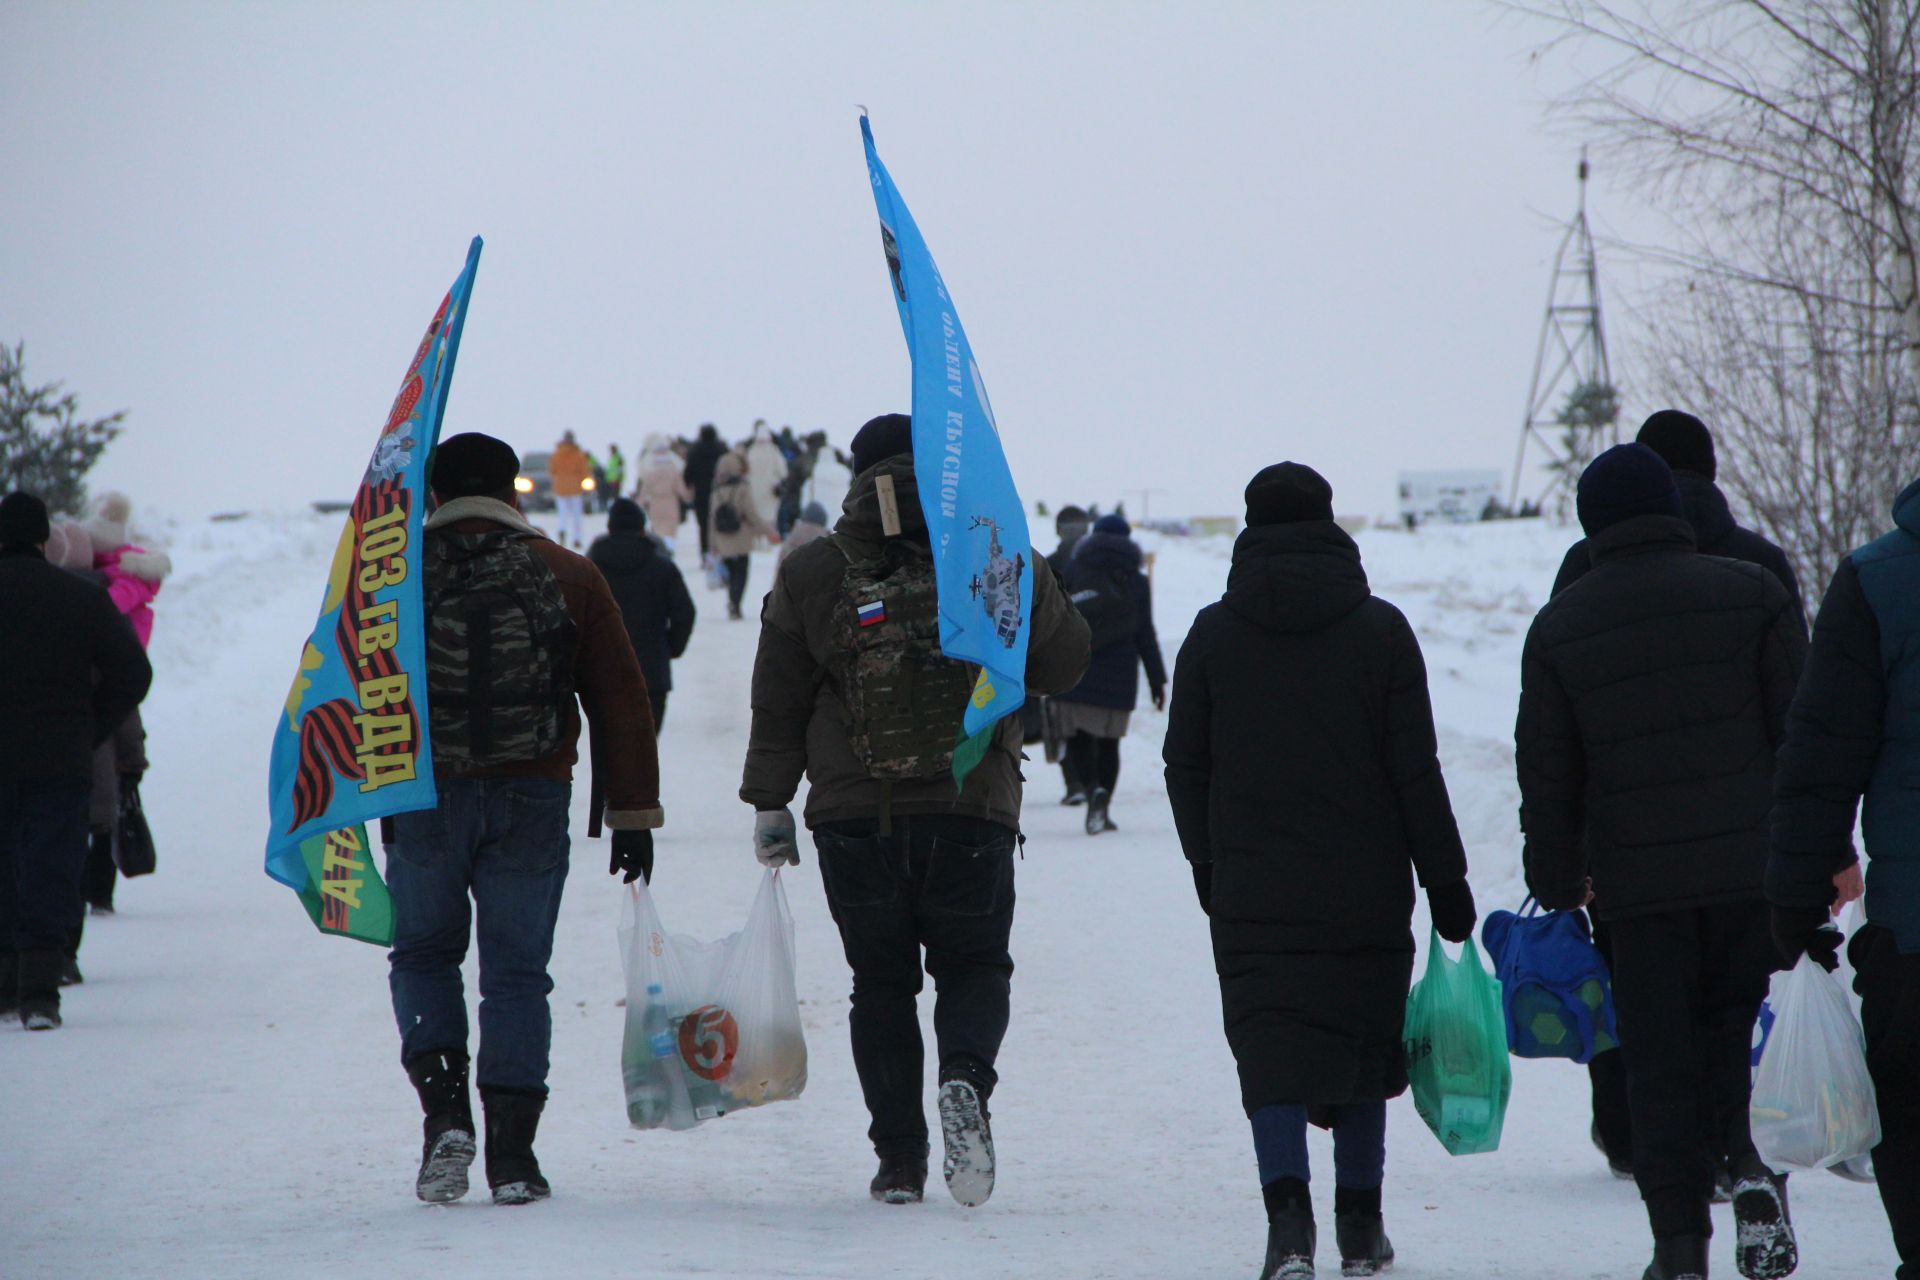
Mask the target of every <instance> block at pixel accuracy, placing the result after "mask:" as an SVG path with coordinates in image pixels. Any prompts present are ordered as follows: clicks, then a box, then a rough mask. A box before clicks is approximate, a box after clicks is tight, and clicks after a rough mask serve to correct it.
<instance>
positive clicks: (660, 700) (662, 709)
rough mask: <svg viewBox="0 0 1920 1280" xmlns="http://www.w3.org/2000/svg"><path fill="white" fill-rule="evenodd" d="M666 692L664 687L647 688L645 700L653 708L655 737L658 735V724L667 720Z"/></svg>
mask: <svg viewBox="0 0 1920 1280" xmlns="http://www.w3.org/2000/svg"><path fill="white" fill-rule="evenodd" d="M667 693H668V690H666V689H649V690H647V702H648V704H649V705H650V706H652V708H653V736H654V737H656V738H657V737H659V736H660V726H661V725H663V724H665V723H666V722H667Z"/></svg>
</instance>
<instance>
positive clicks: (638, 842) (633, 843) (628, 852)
mask: <svg viewBox="0 0 1920 1280" xmlns="http://www.w3.org/2000/svg"><path fill="white" fill-rule="evenodd" d="M623 871H624V872H626V875H624V876H621V879H620V883H622V884H632V883H633V882H634V881H635V880H645V881H646V882H647V883H648V884H652V883H653V832H651V831H615V832H614V833H613V857H612V859H610V860H609V861H608V863H607V874H608V875H610V876H618V875H620V873H621V872H623Z"/></svg>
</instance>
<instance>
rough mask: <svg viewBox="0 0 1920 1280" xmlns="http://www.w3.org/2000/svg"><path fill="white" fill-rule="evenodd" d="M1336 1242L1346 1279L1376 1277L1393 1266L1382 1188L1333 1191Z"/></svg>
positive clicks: (1344, 1188)
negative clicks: (1382, 1216) (1381, 1200)
mask: <svg viewBox="0 0 1920 1280" xmlns="http://www.w3.org/2000/svg"><path fill="white" fill-rule="evenodd" d="M1333 1238H1334V1240H1335V1241H1336V1242H1337V1243H1338V1244H1339V1246H1340V1274H1341V1275H1343V1276H1377V1275H1379V1274H1380V1273H1381V1272H1382V1271H1383V1270H1385V1269H1386V1268H1388V1267H1390V1266H1392V1265H1393V1242H1392V1241H1391V1240H1389V1239H1387V1228H1386V1223H1385V1222H1384V1221H1383V1220H1382V1218H1381V1216H1380V1188H1378V1187H1368V1188H1366V1189H1364V1190H1362V1189H1361V1188H1358V1187H1335V1188H1334V1191H1333Z"/></svg>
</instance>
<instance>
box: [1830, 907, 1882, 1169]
mask: <svg viewBox="0 0 1920 1280" xmlns="http://www.w3.org/2000/svg"><path fill="white" fill-rule="evenodd" d="M1866 922H1867V916H1866V912H1865V911H1863V910H1861V900H1860V899H1859V898H1855V899H1854V900H1853V903H1852V905H1850V906H1849V907H1848V908H1847V910H1846V914H1845V915H1844V916H1842V917H1841V919H1840V931H1841V932H1842V933H1844V934H1846V935H1847V937H1848V939H1849V940H1851V939H1852V938H1853V935H1854V934H1856V933H1858V932H1859V931H1860V926H1861V925H1863V924H1865V923H1866ZM1839 959H1840V967H1839V968H1838V969H1837V970H1835V971H1834V977H1836V978H1838V979H1840V985H1841V987H1842V988H1844V989H1845V991H1846V993H1847V1005H1848V1007H1849V1008H1851V1009H1852V1010H1853V1016H1854V1017H1856V1018H1858V1017H1859V1016H1860V993H1859V992H1857V991H1855V990H1854V989H1853V979H1854V976H1855V975H1854V972H1853V957H1852V954H1851V953H1850V952H1849V951H1848V949H1847V948H1846V947H1841V948H1840V951H1839ZM1827 1172H1828V1173H1832V1174H1838V1175H1839V1176H1840V1177H1842V1178H1845V1179H1846V1180H1847V1181H1849V1182H1872V1181H1873V1180H1874V1177H1873V1157H1872V1156H1871V1155H1860V1156H1855V1157H1854V1158H1853V1159H1851V1160H1842V1161H1841V1162H1840V1163H1838V1164H1836V1165H1832V1166H1830V1167H1829V1168H1828V1169H1827Z"/></svg>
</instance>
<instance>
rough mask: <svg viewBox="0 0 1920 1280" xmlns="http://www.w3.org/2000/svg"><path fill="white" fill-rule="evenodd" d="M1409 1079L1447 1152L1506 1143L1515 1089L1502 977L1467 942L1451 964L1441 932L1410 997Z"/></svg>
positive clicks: (1492, 1147)
mask: <svg viewBox="0 0 1920 1280" xmlns="http://www.w3.org/2000/svg"><path fill="white" fill-rule="evenodd" d="M1404 1035H1405V1038H1406V1042H1407V1079H1408V1081H1409V1082H1410V1083H1411V1084H1412V1087H1413V1106H1414V1110H1416V1111H1418V1112H1419V1113H1420V1118H1421V1119H1422V1120H1424V1121H1426V1122H1427V1128H1429V1129H1431V1130H1433V1136H1434V1137H1436V1138H1438V1139H1440V1145H1441V1146H1443V1147H1445V1148H1446V1149H1447V1152H1448V1154H1450V1155H1456V1156H1468V1155H1475V1154H1478V1153H1480V1152H1483V1151H1495V1150H1498V1149H1499V1146H1500V1128H1501V1126H1502V1125H1503V1124H1504V1123H1505V1122H1506V1118H1507V1098H1508V1096H1509V1095H1510V1094H1512V1092H1513V1069H1512V1067H1511V1066H1509V1065H1508V1063H1507V1022H1506V1015H1505V1014H1504V1013H1503V1012H1502V1011H1501V1006H1500V980H1499V979H1498V978H1495V977H1494V976H1493V975H1492V974H1491V973H1488V972H1487V970H1486V967H1485V966H1484V965H1483V964H1481V962H1480V952H1479V951H1478V950H1477V949H1476V948H1475V947H1474V945H1473V941H1472V940H1471V939H1469V940H1468V941H1467V943H1466V945H1465V946H1463V947H1462V948H1461V949H1460V958H1459V959H1458V960H1451V959H1449V958H1448V957H1447V953H1446V950H1445V948H1444V947H1443V946H1442V945H1441V942H1440V935H1439V934H1438V933H1435V934H1434V935H1433V941H1432V943H1431V944H1430V946H1429V948H1428V951H1427V972H1426V975H1425V976H1424V977H1422V978H1421V979H1420V981H1418V982H1416V983H1414V984H1413V990H1412V991H1410V992H1408V993H1407V1021H1406V1029H1405V1032H1404Z"/></svg>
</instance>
